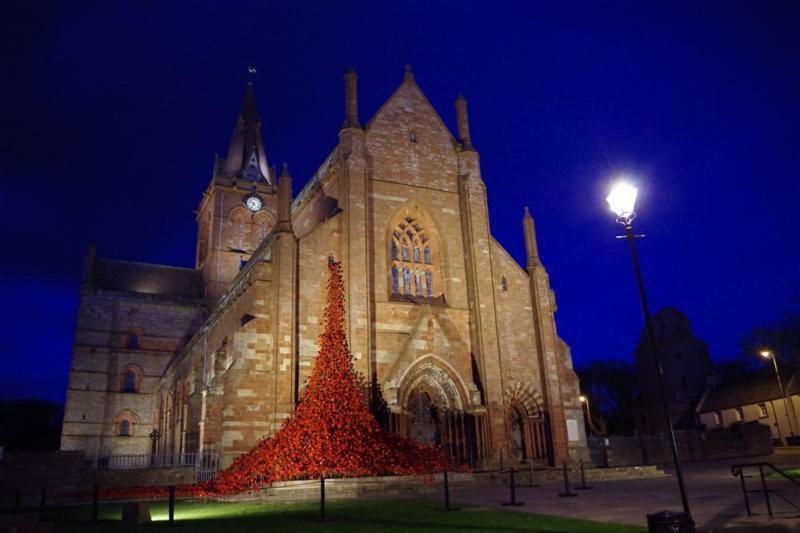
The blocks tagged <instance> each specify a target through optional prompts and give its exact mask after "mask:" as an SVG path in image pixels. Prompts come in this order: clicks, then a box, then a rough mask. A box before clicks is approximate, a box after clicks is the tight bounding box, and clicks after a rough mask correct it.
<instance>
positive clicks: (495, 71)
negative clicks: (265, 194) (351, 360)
mask: <svg viewBox="0 0 800 533" xmlns="http://www.w3.org/2000/svg"><path fill="white" fill-rule="evenodd" d="M551 4H552V3H550V2H548V3H540V4H537V3H534V2H521V3H519V4H514V3H506V2H465V1H463V0H461V1H452V2H436V1H431V0H428V1H424V2H416V1H414V2H391V3H387V2H374V1H371V2H308V3H305V4H303V3H299V2H222V1H220V2H60V3H55V2H53V3H42V2H35V1H28V2H20V3H17V4H14V3H12V4H4V9H3V16H2V17H0V18H1V19H2V22H0V24H2V25H3V27H2V31H1V32H0V61H2V63H1V65H0V67H1V68H2V76H0V78H2V83H0V91H1V92H2V107H1V108H0V216H1V218H0V221H1V222H0V224H2V225H1V226H0V238H2V242H1V243H0V244H1V245H2V253H3V257H2V262H0V295H2V302H0V309H1V310H0V314H1V315H2V316H0V319H1V320H2V321H1V322H0V358H2V361H0V363H1V364H2V366H0V368H2V372H1V373H0V390H2V391H3V393H2V394H4V395H11V396H44V397H48V398H52V399H56V400H59V401H61V400H63V397H64V388H65V385H66V376H67V370H68V368H69V358H70V349H71V343H72V335H73V328H74V321H75V310H76V306H77V295H78V285H79V273H80V267H81V260H82V256H83V253H84V251H85V250H86V248H87V246H88V245H89V244H90V243H96V244H97V246H98V251H99V254H100V255H102V256H106V257H114V258H120V259H131V260H139V261H150V262H156V263H168V264H176V265H183V266H192V262H193V258H194V246H195V242H194V241H195V233H196V230H195V222H194V216H193V214H192V210H193V209H194V208H195V207H196V206H197V204H198V202H199V200H200V196H201V193H202V192H203V190H204V189H205V187H206V185H207V184H208V181H209V179H210V177H211V167H212V160H213V156H214V153H224V152H225V151H226V149H227V143H228V140H229V136H230V133H231V131H232V127H233V124H234V121H235V119H236V115H237V112H238V109H239V106H240V103H241V98H242V96H243V91H244V84H245V81H246V79H247V74H246V67H247V66H248V65H251V64H253V65H256V66H257V67H258V74H257V76H256V81H255V83H256V94H257V98H258V102H259V111H260V113H261V116H262V119H263V123H264V131H263V133H264V137H265V141H266V147H267V152H268V157H269V158H270V162H271V163H272V164H280V163H282V162H284V161H286V162H288V163H289V165H290V169H291V170H292V174H293V175H294V177H295V183H296V185H297V188H298V189H299V187H301V186H302V185H303V184H304V183H305V182H306V181H307V180H308V178H309V177H310V176H311V174H312V173H313V172H314V171H315V170H316V168H317V167H318V165H319V164H320V163H321V162H322V161H323V159H324V158H325V157H326V156H327V154H328V152H329V151H330V149H331V148H332V147H333V146H334V145H335V143H336V141H337V132H338V129H339V126H340V125H341V123H342V120H343V116H342V108H343V104H342V81H341V77H342V74H343V72H344V70H345V69H346V68H347V67H348V66H349V65H353V66H354V67H355V68H356V69H357V70H358V72H359V74H360V97H361V98H360V109H361V119H362V122H363V121H366V120H367V119H368V118H369V117H370V116H371V115H372V113H374V112H375V110H377V108H378V106H379V105H380V104H381V103H382V102H383V101H384V100H385V99H386V98H387V97H388V96H389V95H390V94H391V92H392V91H393V90H394V89H395V87H396V86H397V85H398V84H399V83H400V81H401V79H402V72H403V65H404V64H405V63H411V64H413V66H414V71H415V73H416V76H417V81H418V82H419V84H420V86H421V87H422V88H423V90H424V91H425V92H426V94H427V95H428V97H429V98H430V100H431V102H432V103H433V105H434V106H435V107H436V108H437V109H438V110H439V112H440V113H441V114H442V117H443V119H444V120H445V122H446V123H447V124H448V125H449V126H450V127H451V129H454V122H455V121H454V112H453V100H454V98H455V96H456V95H457V93H458V91H459V90H461V91H463V92H464V94H465V95H466V96H467V98H468V99H469V102H470V115H471V125H472V137H473V142H474V144H475V145H476V147H477V148H478V150H479V151H480V153H481V161H482V167H483V175H484V179H485V181H486V183H487V186H488V189H489V208H490V214H491V217H492V219H491V221H492V232H493V233H494V235H495V236H496V237H497V238H498V240H499V241H500V242H501V243H502V244H503V245H504V246H505V247H506V248H507V249H508V250H509V251H510V252H511V253H512V254H513V255H514V256H515V257H516V258H517V259H518V260H520V261H522V260H523V241H522V230H521V223H520V221H521V217H522V208H523V206H524V205H529V206H530V208H531V211H532V213H533V215H534V217H535V219H536V223H537V230H538V235H539V246H540V251H541V255H542V258H543V260H544V262H545V264H546V266H547V268H548V270H549V272H550V275H551V281H552V284H553V287H554V289H555V290H556V293H557V297H558V302H559V307H560V309H559V312H558V314H557V317H556V318H557V321H558V327H559V331H560V333H561V335H562V336H563V337H564V339H565V340H566V341H567V342H568V343H570V344H571V345H572V348H573V357H574V359H575V362H576V364H578V365H580V364H582V363H585V362H587V361H590V360H592V359H597V358H630V357H631V355H630V354H631V352H632V350H633V348H634V345H635V343H636V340H637V339H638V335H639V331H640V327H641V325H642V319H641V314H640V311H639V307H638V300H637V294H636V292H635V286H634V281H633V277H632V272H631V266H630V259H629V257H628V255H627V250H626V249H625V245H624V243H623V242H620V241H617V240H616V239H614V236H615V235H617V234H619V233H620V230H621V227H617V226H616V224H615V223H614V221H613V217H612V216H611V215H610V213H609V212H608V211H607V206H606V203H605V200H604V198H605V195H606V194H607V188H608V184H609V182H610V178H611V177H612V176H613V175H614V174H615V173H618V172H629V173H631V174H632V175H634V176H636V181H637V182H638V185H639V186H640V194H641V201H640V207H639V213H640V216H639V218H638V219H637V224H638V229H639V230H640V231H641V232H643V233H646V234H647V238H646V239H645V240H643V241H642V242H641V243H640V246H641V247H640V252H641V256H642V262H643V268H644V274H645V278H646V281H647V284H648V288H649V290H650V294H651V299H652V304H653V307H654V308H656V309H657V308H660V307H662V306H665V305H674V306H676V307H678V308H680V309H682V310H684V311H685V312H686V313H687V314H688V316H689V318H690V319H691V320H692V322H693V324H694V327H695V331H696V334H697V335H698V336H699V337H701V338H703V339H706V340H707V341H708V342H709V344H710V348H711V352H712V355H713V356H714V357H716V358H721V357H729V356H732V355H735V354H736V353H737V352H738V341H739V339H740V338H741V336H742V335H743V334H744V333H745V332H746V331H747V330H748V329H750V328H751V327H752V326H755V325H759V324H764V323H768V322H771V321H773V320H775V319H777V318H779V317H781V316H782V315H784V314H786V313H788V312H792V311H795V312H796V311H797V309H798V305H799V303H800V246H798V245H799V244H800V243H799V242H798V228H800V224H799V223H798V205H800V185H798V184H799V183H800V172H799V171H800V155H798V154H800V133H798V125H800V99H798V95H800V73H799V72H798V65H800V4H798V3H796V2H792V3H790V2H786V3H778V2H747V3H737V2H727V1H726V2H689V3H685V4H684V3H677V2H661V3H655V2H616V3H615V2H610V3H609V2H591V3H581V2H577V3H559V5H560V6H561V7H559V8H553V7H552V5H551Z"/></svg>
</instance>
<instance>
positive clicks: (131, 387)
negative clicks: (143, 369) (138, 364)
mask: <svg viewBox="0 0 800 533" xmlns="http://www.w3.org/2000/svg"><path fill="white" fill-rule="evenodd" d="M122 392H136V372H134V371H133V370H131V369H128V370H127V371H126V372H125V377H124V378H123V379H122Z"/></svg>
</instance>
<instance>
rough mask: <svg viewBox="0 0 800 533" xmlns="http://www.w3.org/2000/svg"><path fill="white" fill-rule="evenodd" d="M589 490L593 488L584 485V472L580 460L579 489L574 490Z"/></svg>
mask: <svg viewBox="0 0 800 533" xmlns="http://www.w3.org/2000/svg"><path fill="white" fill-rule="evenodd" d="M591 488H593V487H590V486H589V485H587V484H586V472H585V471H584V467H583V460H581V484H580V486H579V487H575V490H587V489H591Z"/></svg>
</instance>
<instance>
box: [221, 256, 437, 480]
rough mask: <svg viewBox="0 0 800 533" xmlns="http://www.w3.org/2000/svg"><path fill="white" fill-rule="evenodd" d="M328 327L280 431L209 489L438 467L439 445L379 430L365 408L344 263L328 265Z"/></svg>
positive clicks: (417, 471) (429, 470)
mask: <svg viewBox="0 0 800 533" xmlns="http://www.w3.org/2000/svg"><path fill="white" fill-rule="evenodd" d="M324 316H325V329H324V331H323V333H322V335H321V336H320V350H319V354H318V355H317V358H316V361H315V363H314V369H313V371H312V373H311V377H310V379H309V381H308V384H307V386H306V389H305V392H304V394H303V396H302V399H301V401H300V403H299V404H298V406H297V410H296V412H295V413H294V415H293V416H291V417H290V418H289V419H288V420H287V421H286V422H285V423H284V425H283V427H282V428H281V430H280V431H278V433H276V434H275V435H273V436H272V437H270V438H268V439H265V440H264V441H262V442H261V443H259V444H258V445H257V446H256V447H255V448H253V449H252V450H250V451H249V452H247V453H245V454H243V455H241V456H239V457H238V458H237V459H236V460H235V461H234V462H233V464H231V466H230V467H228V468H227V469H225V470H223V471H222V472H220V473H219V475H218V476H217V479H216V480H215V481H213V482H212V483H211V484H210V485H209V486H208V487H207V489H208V491H209V492H214V493H218V494H231V493H236V492H242V491H245V490H248V489H253V488H257V487H259V486H261V485H262V484H263V483H269V482H272V481H284V480H291V479H304V478H306V479H307V478H318V477H322V476H366V475H386V474H425V473H432V472H440V471H441V470H442V469H443V468H445V467H446V466H447V460H446V459H445V457H444V456H443V454H442V453H441V451H440V450H438V449H437V448H433V447H431V446H424V445H422V444H419V443H417V442H416V441H414V440H411V439H408V438H405V437H401V436H399V435H396V434H394V433H390V432H386V431H384V430H383V429H382V428H381V427H380V426H379V424H378V423H377V422H376V420H375V418H374V416H373V415H372V413H371V412H370V410H369V407H368V405H367V403H366V401H365V398H364V395H363V394H362V390H361V387H360V384H359V380H358V378H357V377H356V374H355V372H354V371H353V366H352V360H351V357H350V350H349V349H348V346H347V338H346V336H345V301H344V289H343V286H342V274H341V265H340V263H337V262H333V261H331V262H330V279H329V281H328V303H327V307H326V309H325V315H324Z"/></svg>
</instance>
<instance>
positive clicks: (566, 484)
mask: <svg viewBox="0 0 800 533" xmlns="http://www.w3.org/2000/svg"><path fill="white" fill-rule="evenodd" d="M562 464H563V465H564V468H563V471H564V492H561V493H559V494H558V497H559V498H566V497H572V496H577V494H575V493H574V492H572V491H571V490H570V489H569V472H567V463H562Z"/></svg>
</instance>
